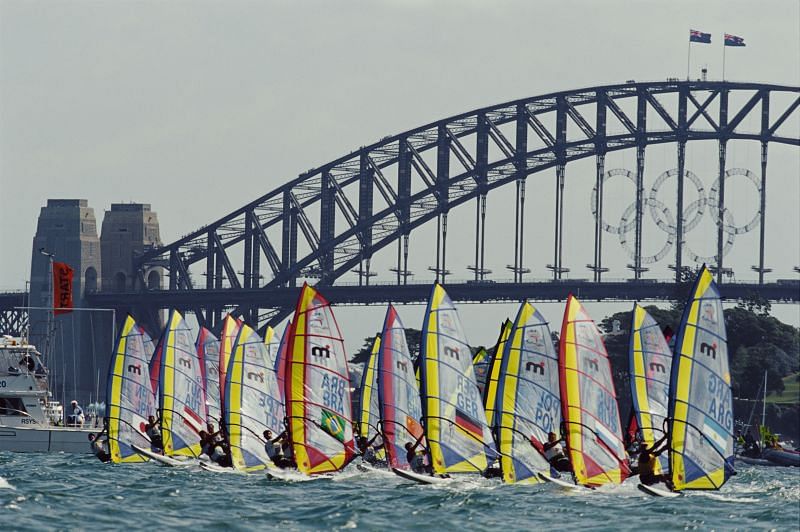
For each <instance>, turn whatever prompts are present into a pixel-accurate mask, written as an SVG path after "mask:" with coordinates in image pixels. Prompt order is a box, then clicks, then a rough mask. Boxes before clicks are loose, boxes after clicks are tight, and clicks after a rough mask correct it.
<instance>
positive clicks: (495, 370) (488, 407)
mask: <svg viewBox="0 0 800 532" xmlns="http://www.w3.org/2000/svg"><path fill="white" fill-rule="evenodd" d="M510 334H511V320H506V321H504V322H503V324H502V325H501V326H500V336H499V337H498V338H497V343H496V344H495V346H494V355H492V361H491V363H490V364H489V373H488V375H487V379H486V385H485V387H484V390H483V405H484V411H485V412H486V422H487V423H488V424H489V426H490V427H494V410H495V400H496V398H497V381H498V379H499V378H500V365H501V364H502V363H503V352H504V351H505V348H506V340H508V336H509V335H510Z"/></svg>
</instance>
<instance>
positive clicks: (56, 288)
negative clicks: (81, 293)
mask: <svg viewBox="0 0 800 532" xmlns="http://www.w3.org/2000/svg"><path fill="white" fill-rule="evenodd" d="M73 274H74V272H73V270H72V268H70V267H69V265H68V264H66V263H64V262H54V263H53V308H54V310H53V314H66V313H68V312H72V276H73Z"/></svg>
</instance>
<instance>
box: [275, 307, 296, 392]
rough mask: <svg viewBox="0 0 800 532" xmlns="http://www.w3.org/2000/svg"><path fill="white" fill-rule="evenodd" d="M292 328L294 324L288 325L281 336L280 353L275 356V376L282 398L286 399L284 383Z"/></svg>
mask: <svg viewBox="0 0 800 532" xmlns="http://www.w3.org/2000/svg"><path fill="white" fill-rule="evenodd" d="M291 328H292V322H291V320H289V322H287V323H286V327H284V329H283V334H282V335H281V343H280V344H279V345H278V352H277V354H276V355H275V374H276V375H277V376H278V388H279V389H280V391H281V397H286V389H285V386H284V383H285V381H286V359H287V355H286V350H287V346H288V339H289V331H290V330H291Z"/></svg>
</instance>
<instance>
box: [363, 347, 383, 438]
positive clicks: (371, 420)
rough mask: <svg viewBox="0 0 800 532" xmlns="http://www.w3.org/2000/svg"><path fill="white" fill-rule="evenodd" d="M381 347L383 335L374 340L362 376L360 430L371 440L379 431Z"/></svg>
mask: <svg viewBox="0 0 800 532" xmlns="http://www.w3.org/2000/svg"><path fill="white" fill-rule="evenodd" d="M380 348H381V337H380V336H376V337H375V340H373V342H372V350H371V351H370V355H369V359H368V360H367V363H366V364H364V373H363V375H362V376H361V411H360V412H359V416H358V432H359V434H360V435H361V436H364V437H365V438H367V440H371V439H372V437H373V436H375V434H377V433H378V420H379V419H380V412H379V411H378V383H377V380H378V371H377V366H378V352H379V350H380Z"/></svg>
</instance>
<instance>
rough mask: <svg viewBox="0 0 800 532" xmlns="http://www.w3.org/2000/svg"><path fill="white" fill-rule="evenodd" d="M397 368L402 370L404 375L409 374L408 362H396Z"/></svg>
mask: <svg viewBox="0 0 800 532" xmlns="http://www.w3.org/2000/svg"><path fill="white" fill-rule="evenodd" d="M395 366H397V369H399V370H402V371H403V372H404V373H408V362H404V361H402V360H397V361H396V362H395Z"/></svg>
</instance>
